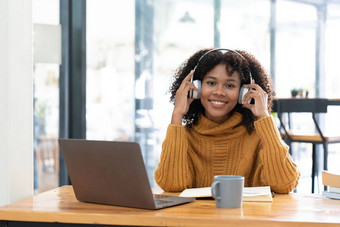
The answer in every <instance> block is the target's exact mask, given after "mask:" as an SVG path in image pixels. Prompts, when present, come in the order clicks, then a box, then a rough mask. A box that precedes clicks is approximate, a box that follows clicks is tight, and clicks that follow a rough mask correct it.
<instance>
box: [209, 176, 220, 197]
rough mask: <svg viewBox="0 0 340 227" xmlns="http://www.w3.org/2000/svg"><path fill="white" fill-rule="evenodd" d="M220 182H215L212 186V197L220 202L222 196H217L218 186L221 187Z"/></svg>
mask: <svg viewBox="0 0 340 227" xmlns="http://www.w3.org/2000/svg"><path fill="white" fill-rule="evenodd" d="M219 184H220V182H219V181H215V182H214V183H213V184H212V185H211V195H212V197H213V198H214V199H217V200H220V199H221V197H220V196H216V194H217V193H216V188H217V185H219Z"/></svg>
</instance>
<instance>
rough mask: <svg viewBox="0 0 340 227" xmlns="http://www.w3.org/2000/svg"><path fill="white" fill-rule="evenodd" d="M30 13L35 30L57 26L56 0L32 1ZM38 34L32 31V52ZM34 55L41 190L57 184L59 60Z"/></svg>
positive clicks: (36, 157)
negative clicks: (38, 27)
mask: <svg viewBox="0 0 340 227" xmlns="http://www.w3.org/2000/svg"><path fill="white" fill-rule="evenodd" d="M32 15H33V23H34V31H35V32H38V31H37V29H36V28H37V25H44V26H45V25H46V27H48V26H51V27H52V28H55V27H58V25H59V0H33V1H32ZM51 27H49V28H51ZM43 30H44V29H42V30H40V31H43ZM37 35H38V34H37V33H35V34H33V47H34V51H38V50H37V43H36V40H35V39H34V38H35V37H36V38H37ZM49 41H50V42H51V40H49ZM49 54H51V55H54V54H56V53H49ZM59 55H60V53H59ZM34 56H35V57H36V58H35V59H34V66H33V86H34V89H33V92H34V94H33V97H34V102H33V103H34V189H35V190H34V191H35V193H40V192H44V191H47V190H50V189H53V188H56V187H58V185H59V180H58V176H59V169H58V168H59V148H58V142H57V139H58V135H59V63H58V62H54V61H51V60H50V58H49V56H46V55H45V56H37V55H36V53H35V54H34Z"/></svg>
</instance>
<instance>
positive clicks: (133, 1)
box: [86, 0, 340, 192]
mask: <svg viewBox="0 0 340 227" xmlns="http://www.w3.org/2000/svg"><path fill="white" fill-rule="evenodd" d="M217 2H218V1H214V0H206V1H203V0H200V1H190V0H187V1H180V0H160V1H146V0H127V1H119V2H118V1H112V0H87V7H86V8H87V17H86V20H87V22H86V23H87V38H86V39H87V94H86V95H87V100H86V105H87V107H86V108H87V114H86V122H87V132H86V134H87V138H88V139H102V140H121V141H137V142H139V143H140V145H141V148H142V152H143V155H144V160H145V163H146V166H147V170H148V174H149V177H150V180H151V181H152V182H153V172H154V170H155V169H156V167H157V163H158V160H159V157H160V153H161V145H162V142H163V139H164V137H165V132H166V129H167V126H168V124H169V122H170V118H171V113H172V109H173V105H172V104H171V103H170V102H169V97H170V95H169V93H168V92H167V91H168V90H169V87H170V84H171V82H172V74H173V72H174V70H175V69H176V68H177V67H178V66H179V65H180V64H181V63H182V62H183V61H185V60H186V59H187V58H189V57H190V56H191V55H192V54H193V53H194V52H196V51H197V50H198V49H201V48H207V47H213V46H214V35H216V34H214V26H215V25H216V24H214V23H215V21H214V10H216V3H217ZM219 10H220V19H219V21H217V23H218V24H217V27H218V28H219V31H218V32H219V34H220V47H224V48H230V49H244V50H247V51H249V52H250V53H252V54H254V55H255V56H256V57H257V58H258V59H259V60H260V62H261V63H262V64H263V65H264V66H265V68H266V69H267V70H268V71H269V70H270V67H271V65H270V64H271V62H270V54H271V49H270V17H271V1H270V0H256V1H254V0H228V1H220V8H219ZM302 12H303V13H302ZM276 13H277V14H276V25H277V26H276V42H275V57H276V61H275V72H276V74H275V81H274V87H275V92H276V94H277V97H290V96H291V95H290V91H291V89H293V88H302V89H304V90H308V91H309V97H314V96H315V88H314V86H315V75H316V54H315V53H316V25H317V19H318V18H317V9H316V7H315V6H313V5H311V4H304V3H301V1H300V2H294V1H286V0H277V1H276ZM328 15H329V16H328V19H327V24H326V72H325V73H326V80H325V81H324V82H325V84H326V85H325V86H326V88H327V89H326V97H339V95H340V94H339V93H338V89H337V88H336V85H335V84H337V83H334V81H337V80H338V77H339V76H338V74H339V73H340V72H339V71H338V67H336V61H337V60H336V59H337V58H336V53H338V52H339V47H340V46H339V44H338V43H337V40H338V39H339V37H338V36H339V34H338V32H337V31H338V28H339V18H338V16H337V15H339V6H338V5H332V6H331V9H330V7H329V9H328ZM143 26H144V27H143ZM145 33H147V34H145ZM337 50H338V51H337ZM319 86H324V84H320V85H319ZM328 87H329V89H328ZM335 113H338V110H336V111H335ZM330 116H331V117H327V119H333V118H334V116H335V115H332V113H330ZM306 119H307V117H306V116H303V117H302V118H298V120H297V122H298V123H299V124H297V125H298V127H309V126H307V125H311V126H310V127H312V124H309V123H310V122H307V121H306ZM332 121H334V119H333V120H332ZM327 124H328V123H327V121H326V126H327ZM330 127H332V125H330ZM332 128H333V129H334V127H332ZM332 149H333V148H332ZM293 150H294V151H298V152H296V153H294V155H293V158H294V159H295V160H297V162H298V164H299V166H301V170H302V173H303V177H302V183H301V185H300V186H299V190H298V191H300V192H303V191H305V192H310V187H309V185H310V182H308V180H309V179H310V173H311V146H309V145H305V144H302V145H294V147H293ZM331 153H332V152H331ZM337 157H338V156H337ZM330 168H334V167H333V166H332V165H331V164H330ZM304 179H306V181H304ZM153 186H156V185H155V184H154V182H153Z"/></svg>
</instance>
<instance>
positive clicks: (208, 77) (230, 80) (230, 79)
mask: <svg viewBox="0 0 340 227" xmlns="http://www.w3.org/2000/svg"><path fill="white" fill-rule="evenodd" d="M206 79H214V80H216V77H214V76H207V77H206ZM227 81H228V82H237V80H235V79H233V78H228V79H227Z"/></svg>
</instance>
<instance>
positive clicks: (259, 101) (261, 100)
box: [243, 80, 269, 119]
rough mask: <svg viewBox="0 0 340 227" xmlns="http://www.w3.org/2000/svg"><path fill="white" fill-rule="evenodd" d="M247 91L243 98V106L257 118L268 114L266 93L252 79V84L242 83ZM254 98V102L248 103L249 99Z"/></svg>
mask: <svg viewBox="0 0 340 227" xmlns="http://www.w3.org/2000/svg"><path fill="white" fill-rule="evenodd" d="M243 86H244V87H245V88H249V91H248V92H247V93H246V94H245V96H244V98H243V107H245V108H248V109H250V110H251V112H253V114H254V115H255V117H257V119H261V118H264V117H267V116H269V113H268V94H267V93H266V92H265V91H264V90H263V89H262V88H261V87H260V86H259V85H257V84H255V81H254V80H253V83H252V84H244V85H243ZM251 99H254V100H255V103H254V104H249V102H250V101H249V100H251Z"/></svg>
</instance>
